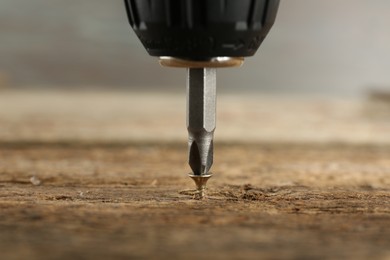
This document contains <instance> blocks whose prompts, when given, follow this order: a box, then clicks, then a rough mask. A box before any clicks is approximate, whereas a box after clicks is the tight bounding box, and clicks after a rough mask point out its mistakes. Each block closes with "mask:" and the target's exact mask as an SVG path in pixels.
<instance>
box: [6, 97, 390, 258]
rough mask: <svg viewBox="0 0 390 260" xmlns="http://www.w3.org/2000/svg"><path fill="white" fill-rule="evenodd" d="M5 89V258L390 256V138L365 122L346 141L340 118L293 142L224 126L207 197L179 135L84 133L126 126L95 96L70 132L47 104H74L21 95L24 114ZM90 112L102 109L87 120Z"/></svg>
mask: <svg viewBox="0 0 390 260" xmlns="http://www.w3.org/2000/svg"><path fill="white" fill-rule="evenodd" d="M8 97H10V96H8ZM2 98H4V99H5V97H4V96H2ZM24 98H25V99H26V100H30V101H31V100H32V99H29V98H28V97H26V96H24ZM85 99H86V100H88V98H87V97H85ZM7 100H8V102H9V103H8V105H7V106H6V105H5V104H6V103H2V104H1V105H0V106H2V109H4V108H8V111H7V112H5V111H4V110H2V111H1V113H0V122H2V124H1V127H0V130H2V131H0V136H1V137H2V138H1V141H0V231H1V232H0V256H1V259H70V258H71V259H73V258H74V259H108V258H114V257H116V258H119V259H129V258H138V259H157V258H160V259H161V258H173V259H176V258H182V259H204V258H205V257H208V258H210V259H240V258H241V259H248V258H252V259H313V258H320V259H345V258H348V259H389V258H390V228H389V227H390V178H389V175H390V145H389V144H388V143H386V140H383V142H382V143H378V142H377V141H378V139H374V141H373V142H371V143H370V142H368V141H369V139H366V140H364V142H359V140H360V141H361V140H362V139H359V138H361V135H360V134H361V133H362V131H363V130H362V129H363V128H364V127H362V128H360V130H359V131H360V132H359V133H358V134H355V135H354V133H353V132H351V136H354V137H350V139H348V140H350V141H349V142H344V143H341V142H340V141H339V137H340V136H341V137H342V136H343V134H344V133H343V130H342V127H341V131H340V132H334V133H332V135H329V136H328V137H327V138H328V139H327V140H325V141H324V139H323V137H321V136H318V139H315V137H316V134H315V133H314V134H313V135H312V136H311V137H310V138H309V139H307V140H306V141H304V140H303V139H299V138H298V139H297V140H296V141H294V140H292V141H290V142H287V141H279V142H278V141H277V138H276V135H275V138H274V139H272V138H271V141H268V142H266V141H265V140H261V138H259V139H256V142H253V143H248V142H247V141H245V140H240V139H239V137H237V139H236V140H235V141H232V142H229V140H228V139H227V138H226V139H224V138H222V140H221V141H220V142H217V143H216V154H215V155H216V158H215V163H214V167H213V172H214V176H213V179H211V180H210V182H209V189H208V198H207V199H206V200H204V201H198V200H194V199H192V197H191V196H190V195H188V190H189V189H193V187H194V185H193V183H192V181H191V180H190V179H189V178H188V177H187V176H186V173H188V171H189V167H188V166H187V165H186V144H185V142H183V141H182V140H181V139H180V138H178V140H177V141H175V140H170V138H168V137H169V136H170V134H171V133H168V134H166V135H164V133H163V134H162V136H164V137H166V138H162V140H161V141H160V142H158V141H156V140H153V139H151V140H149V141H148V138H146V137H145V136H144V137H145V138H139V136H138V137H137V138H135V137H134V138H131V136H130V137H129V136H126V137H122V139H115V138H114V139H110V138H107V136H106V135H101V136H100V137H99V135H98V134H96V133H99V132H95V134H96V135H95V136H94V138H90V139H88V138H83V135H82V133H83V131H82V130H83V129H87V130H85V131H86V132H88V129H92V127H91V126H90V124H91V123H92V124H96V122H99V123H101V124H103V123H107V124H108V123H109V115H111V117H112V119H111V120H112V127H113V128H120V125H118V122H119V121H121V120H122V119H120V120H119V119H118V117H115V113H112V114H111V113H107V114H104V113H103V115H102V116H101V117H99V116H97V114H94V113H95V112H94V111H95V110H94V109H92V108H88V107H87V108H86V109H84V110H81V111H82V112H81V115H78V116H77V115H75V118H76V119H75V121H73V122H74V124H73V125H69V124H68V125H67V126H64V127H65V129H64V130H63V131H64V132H59V129H60V128H58V127H57V126H58V125H61V124H63V122H62V123H61V117H60V116H55V117H53V116H51V117H50V115H53V114H56V113H57V115H58V113H60V112H58V111H65V112H63V115H64V116H63V118H65V120H68V121H67V122H68V123H69V122H70V121H71V118H70V117H68V114H67V113H68V112H66V111H71V110H72V109H74V108H67V107H66V106H65V105H64V107H63V110H61V102H60V104H58V106H59V108H58V110H55V109H54V108H55V107H56V105H55V104H51V106H52V107H51V109H50V111H44V110H40V109H41V108H40V107H43V106H44V105H41V106H38V107H37V108H36V110H34V106H31V105H30V106H29V104H31V103H28V102H22V103H20V108H19V109H21V110H19V112H18V111H17V110H16V109H15V108H16V107H17V106H16V105H15V102H14V103H12V102H11V101H10V100H12V99H11V98H9V99H7ZM16 100H18V99H16ZM58 100H60V97H58ZM14 101H15V100H14ZM46 102H47V101H46ZM68 102H69V101H68ZM86 102H87V101H86ZM161 102H163V101H161ZM49 103H50V102H48V103H46V104H49ZM54 103H55V102H54ZM87 103H88V102H87ZM271 103H272V102H271ZM33 104H34V102H33ZM324 104H325V105H324V106H325V107H327V106H329V107H332V106H331V105H330V104H328V105H327V103H324ZM247 105H248V102H246V103H242V107H243V108H242V109H244V110H245V109H248V107H247ZM23 106H24V107H25V108H24V109H25V110H23ZM48 106H49V105H48ZM270 106H271V105H270ZM301 106H304V105H303V104H301ZM307 106H308V108H309V109H310V108H311V107H310V104H308V105H307ZM340 106H341V105H340ZM345 106H346V107H348V106H350V105H345ZM26 107H29V108H30V110H28V109H26ZM114 107H115V106H114ZM271 107H272V106H271ZM110 109H112V107H111V108H110ZM110 109H109V110H108V111H110ZM98 110H99V109H98ZM152 110H153V109H152ZM20 111H25V112H26V111H29V117H27V116H26V114H25V113H21V112H20ZM53 111H54V112H53ZM55 111H57V112H55ZM88 111H89V112H88ZM99 111H100V112H102V111H107V110H104V109H101V108H100V110H99ZM165 111H167V110H165ZM315 111H316V112H313V113H317V114H318V116H319V118H321V116H324V115H322V114H321V113H322V112H318V110H315ZM326 111H327V110H326V109H325V112H324V111H323V112H324V113H325V114H326ZM370 111H371V112H370V115H374V116H373V117H372V118H376V119H372V120H371V121H370V122H371V123H370V124H372V125H371V126H372V127H376V128H375V129H377V131H378V135H379V136H382V137H384V138H385V139H386V138H387V137H388V136H387V135H388V133H387V135H386V133H385V130H386V127H385V126H386V125H387V121H386V120H387V119H386V117H385V116H383V114H380V116H376V117H375V115H377V114H375V113H374V112H375V111H376V110H374V112H372V110H370ZM232 112H234V111H232ZM140 113H144V114H147V115H148V113H150V118H153V116H152V114H151V112H150V110H147V111H141V112H140ZM174 113H176V112H174ZM253 113H254V115H253V116H255V117H257V118H258V117H260V116H259V115H256V112H253ZM340 113H341V114H342V113H343V112H342V110H340ZM345 113H346V114H347V115H345V116H344V118H345V117H348V115H350V114H348V113H347V112H345ZM365 113H366V112H365ZM373 113H374V114H373ZM118 114H119V115H123V112H118ZM11 115H12V116H11ZM83 115H84V116H85V118H88V117H87V116H86V115H90V118H92V119H91V121H87V120H86V121H85V122H83V121H82V120H80V121H77V120H79V119H80V118H83ZM91 115H92V116H91ZM93 115H95V117H93ZM177 115H179V113H177ZM296 116H297V117H298V118H297V119H296V120H297V121H299V120H301V119H299V115H296ZM312 117H313V118H315V115H313V116H312ZM28 118H30V121H29V120H28ZM119 118H121V117H119ZM146 118H148V117H146ZM129 120H130V121H131V120H132V118H131V117H130V118H129ZM156 120H160V122H161V117H160V118H158V119H156ZM176 120H178V119H177V118H176V117H175V116H172V117H171V118H169V119H168V121H172V122H176ZM240 120H244V119H243V118H241V119H240ZM248 120H249V119H248ZM336 121H337V120H336ZM38 122H42V123H43V122H46V124H42V125H41V131H40V135H37V137H36V138H35V139H34V138H33V137H34V136H33V135H31V136H28V134H27V133H28V131H27V130H26V129H28V127H29V126H30V123H31V126H32V129H33V131H37V130H38V127H39V124H38ZM48 122H50V124H49V123H48ZM56 122H57V125H56ZM293 122H294V121H293ZM144 123H146V124H148V121H147V120H146V121H144ZM231 123H232V124H233V123H234V119H232V120H231ZM265 123H266V122H258V124H259V125H260V126H261V125H262V124H265ZM150 124H158V123H150ZM355 124H356V125H359V124H362V125H365V124H366V123H364V122H363V123H359V122H355ZM141 125H142V124H141ZM161 125H162V127H161V128H160V129H159V130H161V129H164V126H163V124H161ZM260 126H259V128H258V129H261V128H260ZM134 127H140V126H139V124H138V126H137V125H136V126H134ZM267 127H268V128H270V126H267ZM279 127H280V126H279ZM328 127H330V128H332V129H337V128H339V126H337V125H333V126H328ZM168 128H169V127H168ZM276 128H278V127H276ZM10 129H14V131H9V130H10ZM18 129H19V131H17V130H18ZM236 129H238V128H236ZM65 130H66V131H65ZM380 130H382V131H384V132H381V131H380ZM151 131H153V130H151ZM176 131H177V132H178V133H179V132H180V131H184V128H183V129H177V130H176ZM246 131H248V130H246ZM258 131H260V130H258ZM294 131H295V130H292V132H293V133H295V132H294ZM303 131H308V129H304V130H303ZM37 132H38V131H37ZM45 133H46V134H47V135H45ZM60 133H63V134H62V135H61V134H60ZM84 133H85V132H84ZM337 133H339V135H338V134H337ZM18 136H19V137H21V138H20V139H18V138H17V137H18ZM23 136H24V137H28V138H22V137H23ZM45 136H46V138H45ZM72 136H73V137H72ZM217 136H218V132H217ZM293 136H294V134H293ZM330 136H332V138H333V139H332V138H331V137H330ZM356 136H357V137H356ZM354 138H355V139H354ZM281 140H283V138H281ZM332 140H334V141H332Z"/></svg>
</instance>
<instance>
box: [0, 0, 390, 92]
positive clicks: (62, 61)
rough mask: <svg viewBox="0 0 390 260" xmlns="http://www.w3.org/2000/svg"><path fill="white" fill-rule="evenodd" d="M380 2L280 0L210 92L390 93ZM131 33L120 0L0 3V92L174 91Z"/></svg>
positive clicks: (175, 83) (172, 75)
mask: <svg viewBox="0 0 390 260" xmlns="http://www.w3.org/2000/svg"><path fill="white" fill-rule="evenodd" d="M389 10H390V1H388V0H372V1H367V0H343V1H338V0H327V1H323V0H284V1H283V0H282V1H281V5H280V10H279V13H278V17H277V19H276V23H275V25H274V27H273V29H272V30H271V32H270V34H269V35H268V37H267V38H266V40H265V42H264V43H263V45H262V46H261V47H260V49H259V51H258V53H257V55H256V56H254V57H252V58H248V59H247V60H246V63H245V64H244V66H243V67H242V68H239V69H223V70H220V71H219V78H218V80H219V82H218V85H219V86H218V87H219V91H220V92H236V91H240V92H256V93H283V94H287V95H290V94H299V95H300V94H316V95H317V94H319V95H332V96H359V95H362V94H363V93H365V92H366V91H367V90H368V89H370V88H380V89H389V86H390V73H389V68H390V31H389V28H390V15H389ZM184 78H185V72H184V70H182V69H167V68H161V67H160V66H159V65H158V63H157V60H156V59H155V58H153V57H150V56H148V55H147V53H146V51H145V50H144V48H143V47H142V46H141V44H140V42H139V41H138V39H137V38H136V36H135V34H134V33H133V32H132V31H131V28H130V26H129V25H128V22H127V17H126V14H125V9H124V7H123V2H122V1H121V0H111V1H107V0H82V1H79V0H67V1H63V0H62V1H60V0H34V1H31V0H0V87H2V88H12V89H25V88H30V89H31V88H69V89H84V88H100V89H109V88H112V89H129V90H137V91H141V90H142V91H182V92H184Z"/></svg>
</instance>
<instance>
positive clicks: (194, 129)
mask: <svg viewBox="0 0 390 260" xmlns="http://www.w3.org/2000/svg"><path fill="white" fill-rule="evenodd" d="M187 73H188V75H187V129H188V147H189V159H188V161H189V165H190V166H191V169H192V171H193V174H194V175H195V176H202V175H207V173H208V171H209V170H210V168H211V165H212V164H213V138H214V129H215V121H216V118H215V114H216V69H214V68H200V69H198V68H197V69H192V68H190V69H188V71H187Z"/></svg>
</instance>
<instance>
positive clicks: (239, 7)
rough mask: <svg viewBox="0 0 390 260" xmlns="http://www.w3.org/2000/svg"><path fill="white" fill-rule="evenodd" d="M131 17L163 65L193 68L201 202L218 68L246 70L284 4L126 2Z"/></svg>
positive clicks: (190, 114) (194, 163)
mask: <svg viewBox="0 0 390 260" xmlns="http://www.w3.org/2000/svg"><path fill="white" fill-rule="evenodd" d="M124 2H125V7H126V11H127V15H128V19H129V22H130V25H131V27H132V28H133V30H134V32H135V33H136V35H137V36H138V38H139V39H140V41H141V43H142V44H143V46H144V47H145V49H146V51H147V52H148V53H149V55H151V56H156V57H158V58H159V62H160V64H161V65H162V66H166V67H176V68H187V130H188V150H189V157H188V161H189V165H190V167H191V169H192V173H191V174H190V177H191V178H192V179H193V180H194V181H195V184H196V187H197V193H198V195H199V198H202V197H203V196H204V192H205V188H206V183H207V181H208V179H209V178H210V177H211V173H210V168H211V165H212V164H213V138H214V130H215V124H216V68H224V67H236V66H241V65H242V63H243V62H244V57H248V56H253V55H254V54H255V53H256V51H257V49H258V48H259V46H260V45H261V43H262V42H263V40H264V38H265V37H266V35H267V34H268V32H269V30H270V29H271V27H272V25H273V23H274V21H275V17H276V13H277V10H278V7H279V0H125V1H124Z"/></svg>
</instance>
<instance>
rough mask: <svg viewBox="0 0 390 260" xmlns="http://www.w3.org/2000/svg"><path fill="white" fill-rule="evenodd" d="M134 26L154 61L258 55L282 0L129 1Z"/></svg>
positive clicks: (130, 19)
mask: <svg viewBox="0 0 390 260" xmlns="http://www.w3.org/2000/svg"><path fill="white" fill-rule="evenodd" d="M125 5H126V10H127V14H128V18H129V22H130V25H131V27H132V28H133V29H134V31H135V33H136V34H137V36H138V38H139V39H140V40H141V42H142V44H143V45H144V47H145V48H146V50H147V52H148V53H149V54H150V55H151V56H171V57H177V58H185V59H191V60H204V59H208V58H211V57H224V56H227V57H246V56H252V55H254V54H255V52H256V51H257V49H258V48H259V46H260V44H261V43H262V41H263V40H264V38H265V36H266V35H267V33H268V32H269V30H270V29H271V27H272V25H273V23H274V21H275V17H276V13H277V10H278V6H279V0H125Z"/></svg>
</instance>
